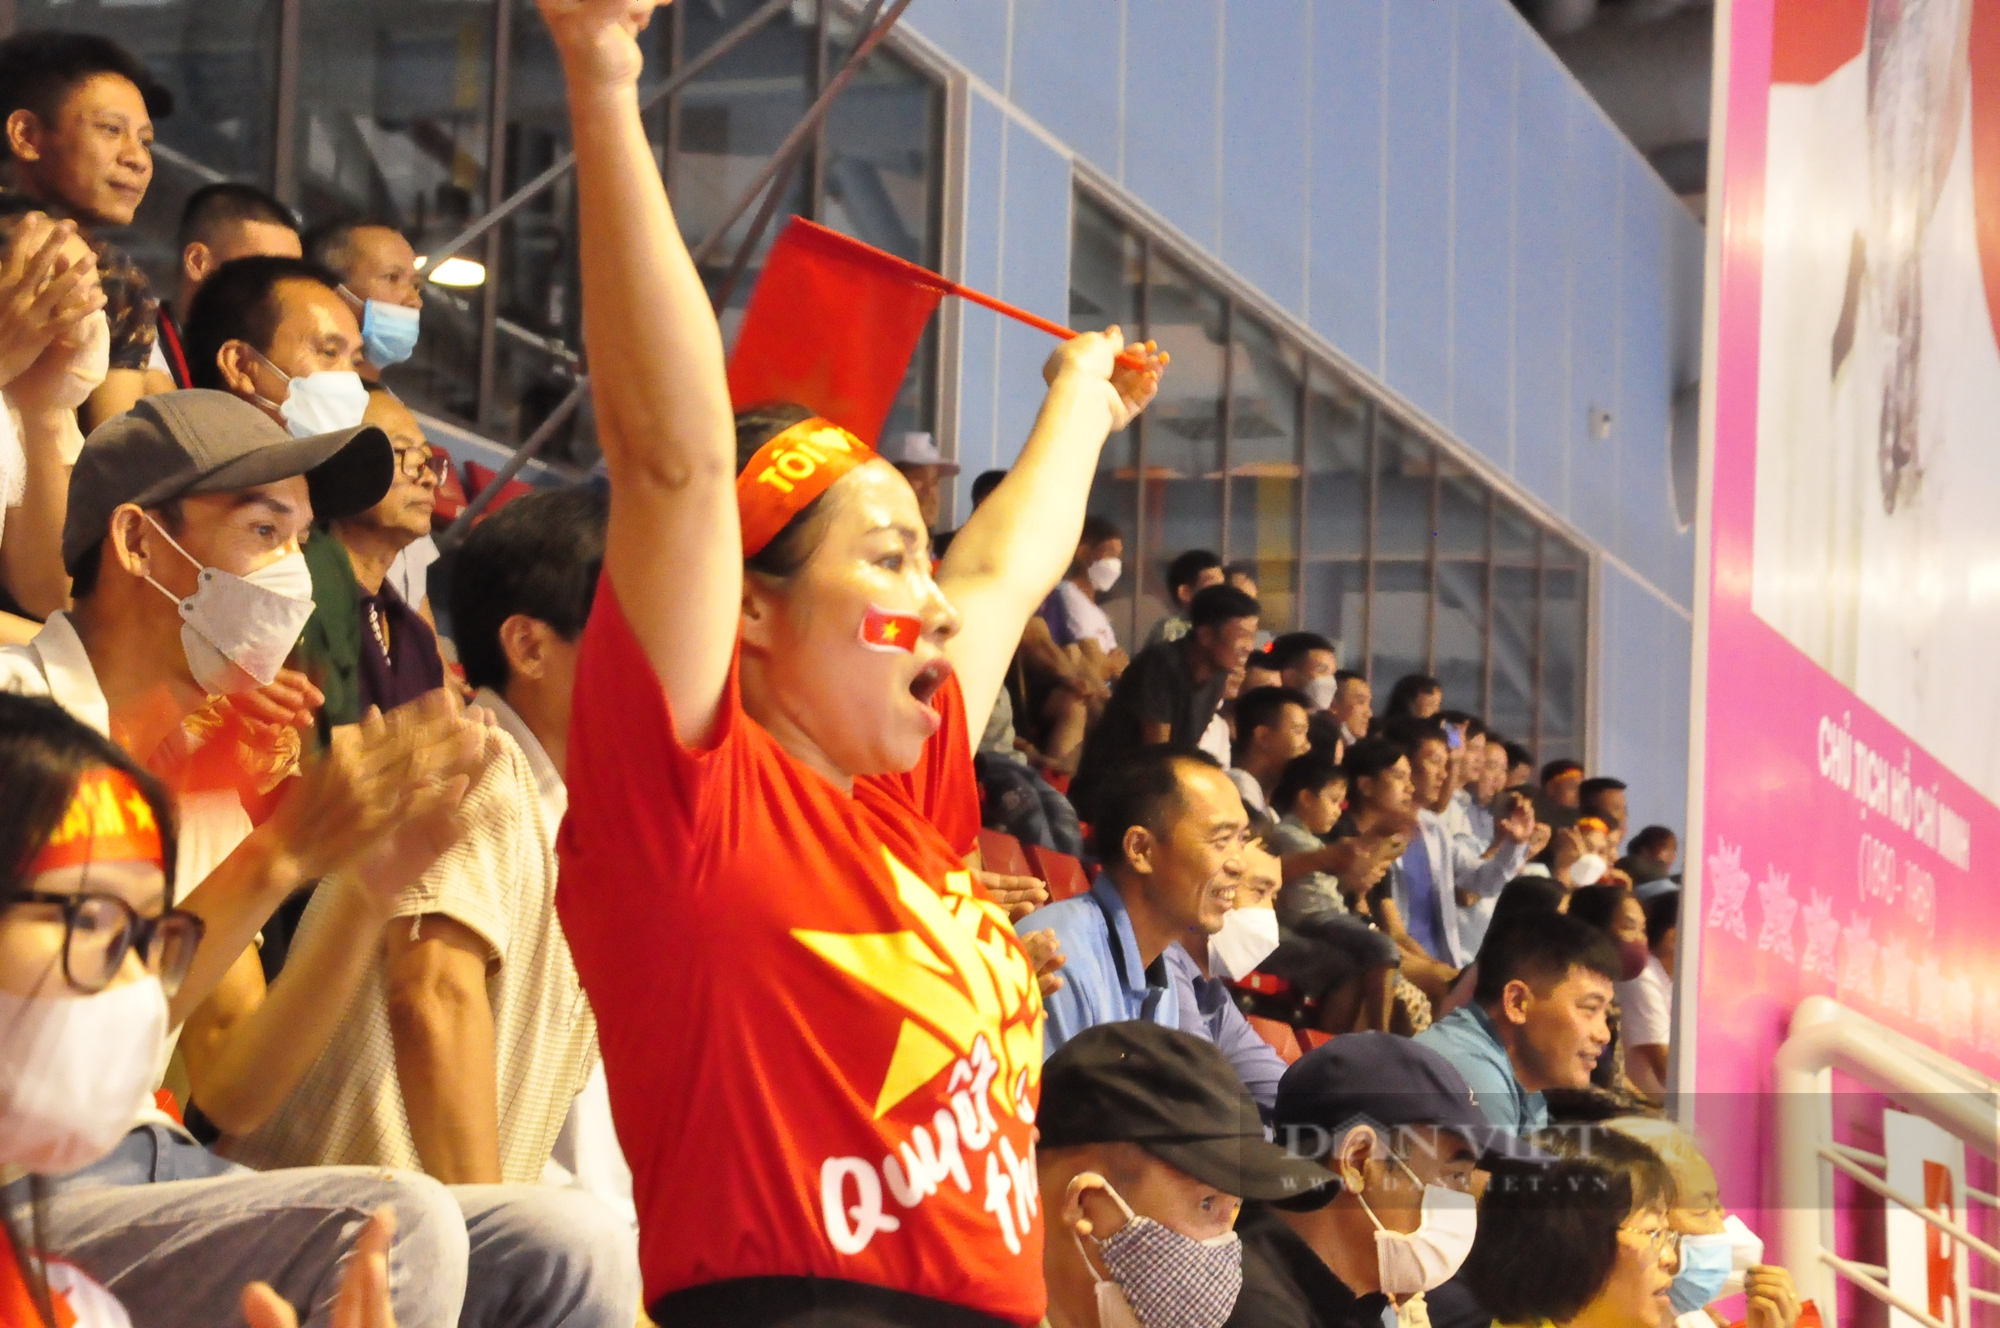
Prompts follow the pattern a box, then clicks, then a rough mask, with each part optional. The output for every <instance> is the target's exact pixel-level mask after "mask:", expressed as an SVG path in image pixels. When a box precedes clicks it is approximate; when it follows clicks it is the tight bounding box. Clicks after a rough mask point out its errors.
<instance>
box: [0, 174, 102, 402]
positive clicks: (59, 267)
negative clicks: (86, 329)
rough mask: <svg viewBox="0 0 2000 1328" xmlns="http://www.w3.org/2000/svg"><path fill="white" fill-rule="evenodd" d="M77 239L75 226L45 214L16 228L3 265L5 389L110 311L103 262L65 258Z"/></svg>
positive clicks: (0, 354)
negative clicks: (60, 340) (63, 339)
mask: <svg viewBox="0 0 2000 1328" xmlns="http://www.w3.org/2000/svg"><path fill="white" fill-rule="evenodd" d="M75 238H76V223H75V222H71V221H61V222H56V221H50V220H49V219H48V218H47V217H46V216H44V215H42V214H41V213H39V212H30V213H28V214H27V215H26V216H24V217H22V218H21V221H20V224H19V225H18V226H16V227H15V230H14V242H13V247H12V249H11V250H10V251H9V252H8V255H7V259H6V261H5V262H4V263H0V386H6V385H9V384H11V383H13V382H14V381H15V380H16V379H18V378H20V377H21V376H22V375H23V374H25V373H27V372H28V370H29V369H31V368H33V367H34V364H35V362H36V361H37V360H39V359H41V358H42V352H43V351H46V350H47V349H48V348H49V343H50V342H52V341H54V340H55V339H56V338H57V337H60V336H64V335H66V334H68V333H69V332H71V331H73V330H74V329H75V327H76V325H77V324H78V323H80V322H82V321H83V320H84V319H85V318H87V317H89V316H90V315H91V314H94V313H96V312H97V311H98V310H99V309H102V308H103V307H104V292H103V291H102V290H101V289H99V287H98V285H97V282H96V281H95V280H93V278H94V277H95V275H96V272H97V259H96V258H95V257H94V256H92V255H85V256H84V257H82V258H79V259H77V260H76V261H75V262H71V261H70V260H69V259H68V258H66V257H64V256H63V250H64V249H65V248H67V247H68V245H69V242H70V241H71V240H73V239H75Z"/></svg>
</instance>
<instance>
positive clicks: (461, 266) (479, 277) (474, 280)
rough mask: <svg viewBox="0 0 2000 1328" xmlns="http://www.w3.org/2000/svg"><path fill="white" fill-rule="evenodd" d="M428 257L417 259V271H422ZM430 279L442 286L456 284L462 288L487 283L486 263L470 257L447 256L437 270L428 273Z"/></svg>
mask: <svg viewBox="0 0 2000 1328" xmlns="http://www.w3.org/2000/svg"><path fill="white" fill-rule="evenodd" d="M429 262H430V259H428V258H419V259H418V260H417V271H419V272H422V271H423V270H424V266H425V264H427V263H429ZM427 275H428V277H429V279H430V280H431V281H433V282H435V283H436V284H437V285H440V286H455V287H458V288H460V289H463V288H465V287H469V286H484V285H485V284H486V264H484V263H475V262H473V261H472V260H471V259H470V258H456V257H453V258H447V259H445V260H444V262H442V263H439V264H438V266H437V271H435V272H432V273H429V274H427Z"/></svg>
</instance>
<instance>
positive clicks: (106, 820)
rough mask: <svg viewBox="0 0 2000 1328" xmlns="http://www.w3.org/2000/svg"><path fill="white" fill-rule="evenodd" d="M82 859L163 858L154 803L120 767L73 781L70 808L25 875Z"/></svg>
mask: <svg viewBox="0 0 2000 1328" xmlns="http://www.w3.org/2000/svg"><path fill="white" fill-rule="evenodd" d="M87 862H163V854H162V850H161V848H160V827H159V825H158V823H157V822H156V821H154V819H153V806H152V804H151V803H149V802H147V801H146V795H145V794H144V793H141V792H140V791H139V786H138V785H137V784H135V783H133V782H132V777H131V776H130V775H128V774H126V773H125V772H124V771H123V770H113V769H110V768H106V769H103V770H92V771H89V772H88V773H86V774H85V775H84V776H83V778H81V779H79V780H78V781H77V783H76V796H75V797H73V798H71V799H70V803H69V810H68V811H66V812H64V813H63V818H62V820H61V821H60V822H59V823H58V824H57V825H56V828H55V832H54V833H53V834H51V835H50V836H49V840H48V842H47V843H46V844H44V845H42V849H41V852H39V853H37V854H36V855H35V857H34V860H33V861H32V862H30V863H29V864H28V874H29V875H30V876H36V875H39V874H41V873H42V872H45V871H55V870H57V869H58V868H61V867H77V866H81V865H83V864H84V863H87Z"/></svg>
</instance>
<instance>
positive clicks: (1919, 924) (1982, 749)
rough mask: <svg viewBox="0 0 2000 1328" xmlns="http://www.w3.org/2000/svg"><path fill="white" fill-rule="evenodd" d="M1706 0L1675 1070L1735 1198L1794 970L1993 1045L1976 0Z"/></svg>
mask: <svg viewBox="0 0 2000 1328" xmlns="http://www.w3.org/2000/svg"><path fill="white" fill-rule="evenodd" d="M1718 22H1719V23H1721V24H1724V25H1726V26H1725V27H1724V29H1723V31H1721V32H1719V33H1718V52H1719V54H1721V55H1723V56H1725V57H1726V62H1725V61H1719V62H1718V65H1717V70H1718V77H1722V76H1723V71H1724V70H1725V69H1726V79H1727V81H1726V85H1725V86H1724V87H1723V88H1722V89H1721V90H1720V92H1719V97H1720V100H1721V102H1726V106H1724V105H1722V104H1720V103H1719V107H1718V109H1719V112H1720V114H1719V116H1718V123H1717V132H1718V133H1719V134H1720V135H1722V154H1723V159H1722V163H1721V172H1722V173H1721V178H1720V181H1719V188H1716V187H1713V186H1712V188H1711V192H1710V195H1709V199H1710V212H1709V216H1710V225H1711V227H1714V228H1717V229H1718V230H1719V234H1712V235H1711V244H1710V251H1709V252H1710V260H1711V271H1710V301H1711V303H1710V309H1709V319H1710V322H1709V333H1710V346H1709V355H1708V360H1707V363H1708V369H1709V374H1710V375H1711V378H1710V381H1711V383H1712V385H1713V392H1712V403H1711V409H1712V417H1711V421H1710V434H1709V437H1710V439H1711V447H1710V451H1709V453H1708V457H1707V470H1706V475H1707V486H1708V487H1707V489H1706V492H1705V499H1706V502H1705V509H1704V511H1705V521H1706V525H1707V532H1708V544H1707V550H1708V573H1709V574H1708V578H1707V583H1706V586H1705V587H1704V589H1705V602H1704V613H1705V616H1704V617H1703V618H1700V619H1698V622H1700V623H1702V624H1704V626H1705V633H1699V634H1698V635H1703V634H1705V649H1704V658H1702V659H1700V660H1697V666H1698V672H1700V671H1701V670H1703V669H1705V681H1704V682H1703V683H1702V684H1701V691H1699V692H1698V697H1700V698H1701V699H1702V700H1703V701H1704V703H1705V712H1702V713H1703V714H1704V717H1703V719H1702V720H1701V721H1700V722H1701V723H1702V724H1703V731H1702V736H1701V747H1700V752H1699V757H1700V759H1699V762H1698V764H1697V768H1698V769H1699V770H1700V772H1701V776H1700V781H1701V782H1700V784H1699V792H1698V795H1697V797H1698V804H1699V805H1698V810H1697V812H1696V816H1695V822H1696V824H1697V826H1698V835H1699V839H1698V842H1697V843H1696V844H1694V845H1692V846H1691V849H1690V857H1691V859H1693V861H1691V862H1690V863H1689V867H1690V870H1691V873H1692V876H1693V883H1692V888H1691V889H1690V891H1689V896H1688V912H1687V914H1686V915H1685V916H1684V917H1683V919H1682V928H1681V934H1682V935H1683V936H1684V937H1688V938H1689V939H1690V940H1693V941H1695V944H1694V945H1692V946H1690V947H1689V949H1690V951H1691V952H1692V953H1690V954H1689V956H1688V958H1689V959H1691V960H1693V961H1694V966H1695V968H1696V973H1695V975H1694V978H1693V981H1692V983H1687V981H1686V978H1687V974H1686V966H1685V965H1684V967H1683V981H1684V985H1686V986H1691V987H1692V990H1691V991H1684V992H1683V1004H1682V1007H1681V1018H1682V1028H1683V1030H1684V1035H1685V1033H1687V1032H1691V1033H1692V1034H1693V1038H1692V1041H1693V1045H1694V1051H1695V1054H1694V1057H1693V1058H1692V1077H1691V1079H1690V1077H1689V1066H1688V1065H1686V1064H1683V1065H1682V1067H1681V1072H1680V1086H1681V1087H1682V1089H1683V1090H1686V1089H1689V1088H1692V1089H1693V1090H1694V1093H1695V1097H1694V1098H1693V1099H1692V1101H1693V1103H1694V1115H1695V1125H1696V1127H1697V1129H1698V1131H1699V1133H1700V1135H1701V1137H1702V1139H1703V1141H1704V1145H1705V1146H1706V1147H1707V1148H1708V1149H1709V1150H1710V1156H1711V1157H1712V1159H1713V1160H1714V1161H1715V1163H1716V1168H1717V1171H1718V1173H1719V1174H1720V1177H1721V1180H1722V1186H1723V1198H1724V1202H1725V1203H1726V1204H1728V1205H1730V1206H1731V1207H1734V1208H1740V1209H1746V1210H1752V1211H1755V1210H1760V1209H1765V1208H1767V1207H1769V1206H1770V1204H1769V1202H1767V1201H1768V1200H1769V1199H1770V1195H1771V1191H1770V1188H1769V1186H1770V1183H1771V1181H1770V1177H1769V1175H1768V1171H1767V1167H1766V1165H1765V1161H1766V1159H1768V1158H1769V1156H1770V1145H1771V1140H1770V1129H1771V1113H1770V1111H1769V1107H1768V1103H1766V1102H1765V1101H1764V1094H1766V1093H1768V1092H1769V1090H1770V1088H1771V1073H1772V1071H1771V1064H1772V1056H1773V1053H1774V1052H1775V1051H1776V1050H1777V1048H1778V1046H1779V1044H1780V1043H1781V1042H1782V1041H1783V1039H1784V1036H1785V1031H1786V1026H1787V1021H1788V1020H1789V1017H1790V1015H1791V1012H1792V1010H1793V1009H1794V1008H1795V1007H1796V1006H1797V1004H1798V1002H1799V1001H1800V1000H1801V999H1803V998H1804V997H1806V996H1809V995H1814V994H1823V995H1828V996H1833V997H1835V998H1837V999H1838V1000H1840V1001H1841V1002H1843V1003H1845V1004H1847V1005H1849V1006H1851V1007H1853V1008H1854V1009H1856V1010H1859V1011H1861V1012H1863V1013H1865V1014H1867V1015H1869V1016H1870V1017H1872V1018H1874V1019H1877V1020H1879V1021H1881V1022H1882V1023H1884V1024H1886V1025H1889V1026H1890V1027H1892V1028H1895V1029H1897V1030H1899V1031H1901V1032H1904V1033H1906V1034H1908V1035H1910V1036H1911V1037H1914V1038H1916V1039H1918V1040H1919V1041H1921V1042H1923V1043H1925V1044H1927V1045H1929V1046H1932V1047H1936V1048H1938V1049H1941V1050H1942V1051H1944V1052H1946V1053H1947V1054H1949V1055H1950V1056H1952V1057H1954V1058H1956V1059H1959V1060H1961V1061H1964V1062H1965V1063H1967V1064H1969V1065H1971V1066H1973V1067H1975V1068H1978V1069H1980V1070H1982V1071H1984V1072H1985V1073H1988V1074H1992V1075H1995V1076H2000V980H1996V979H2000V881H1996V879H1995V878H1994V865H1995V862H1996V858H1995V851H1996V848H2000V808H1996V806H1995V802H1996V800H2000V341H1996V337H1995V332H1994V329H1995V318H1994V310H1995V309H1996V308H2000V298H1996V296H2000V0H1920V2H1917V3H1912V2H1911V0H1733V3H1731V4H1727V5H1724V6H1721V7H1719V10H1718ZM1691 932H1692V933H1694V935H1692V936H1690V933H1691ZM1690 1019H1692V1021H1693V1027H1692V1028H1691V1029H1690V1028H1689V1026H1688V1025H1689V1021H1690ZM1684 1045H1685V1044H1684Z"/></svg>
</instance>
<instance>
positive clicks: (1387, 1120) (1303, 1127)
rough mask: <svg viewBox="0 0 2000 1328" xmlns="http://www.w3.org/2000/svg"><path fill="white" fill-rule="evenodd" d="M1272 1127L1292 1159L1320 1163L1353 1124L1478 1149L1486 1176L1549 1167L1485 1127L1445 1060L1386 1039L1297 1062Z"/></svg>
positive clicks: (1544, 1157) (1371, 1036) (1530, 1148)
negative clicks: (1412, 1130)
mask: <svg viewBox="0 0 2000 1328" xmlns="http://www.w3.org/2000/svg"><path fill="white" fill-rule="evenodd" d="M1271 1124H1272V1126H1273V1128H1274V1130H1275V1132H1276V1134H1277V1139H1278V1142H1279V1143H1281V1144H1283V1145H1284V1146H1285V1148H1286V1149H1287V1150H1288V1151H1289V1152H1291V1153H1292V1154H1294V1155H1295V1156H1307V1157H1325V1156H1326V1155H1327V1154H1328V1153H1329V1152H1331V1151H1332V1149H1333V1146H1334V1143H1335V1141H1337V1140H1338V1139H1339V1138H1340V1136H1341V1135H1342V1134H1344V1133H1346V1131H1347V1130H1348V1129H1349V1128H1350V1127H1352V1126H1355V1125H1372V1126H1375V1127H1376V1128H1377V1129H1380V1130H1389V1131H1393V1130H1394V1129H1395V1128H1396V1127H1398V1126H1407V1125H1429V1126H1435V1127H1437V1128H1438V1129H1443V1130H1450V1131H1451V1132H1452V1133H1453V1134H1456V1135H1458V1136H1460V1137H1461V1138H1463V1139H1464V1140H1465V1141H1466V1142H1467V1143H1469V1144H1471V1145H1472V1146H1473V1147H1474V1148H1476V1149H1478V1150H1479V1165H1480V1166H1482V1167H1484V1168H1486V1169H1487V1170H1488V1171H1492V1170H1496V1169H1498V1168H1501V1167H1508V1166H1513V1167H1521V1166H1531V1167H1532V1166H1548V1165H1550V1164H1552V1163H1554V1161H1555V1158H1554V1157H1552V1156H1550V1155H1549V1154H1547V1153H1545V1152H1543V1151H1542V1150H1541V1149H1539V1148H1537V1147H1535V1146H1534V1145H1533V1144H1531V1143H1529V1142H1528V1141H1527V1140H1525V1139H1523V1138H1521V1137H1520V1136H1519V1135H1517V1134H1515V1133H1514V1132H1513V1131H1512V1130H1509V1129H1507V1128H1505V1127H1504V1126H1498V1125H1495V1124H1493V1122H1491V1121H1489V1120H1488V1119H1487V1118H1486V1114H1485V1113H1484V1112H1482V1111H1481V1110H1480V1109H1479V1100H1478V1099H1477V1098H1476V1097H1475V1096H1474V1095H1473V1092H1472V1090H1471V1089H1470V1088H1468V1087H1466V1083H1465V1080H1464V1079H1463V1078H1461V1077H1460V1076H1459V1073H1458V1071H1457V1070H1455V1069H1453V1068H1452V1066H1451V1062H1450V1061H1447V1060H1446V1059H1445V1058H1444V1057H1442V1056H1440V1055H1438V1054H1437V1053H1436V1052H1435V1051H1432V1050H1431V1049H1430V1048H1429V1047H1424V1046H1419V1045H1418V1044H1417V1043H1415V1042H1413V1041H1411V1040H1410V1039H1409V1038H1406V1037H1398V1036H1396V1035H1395V1034H1393V1033H1345V1034H1342V1035H1341V1036H1340V1037H1337V1038H1333V1039H1331V1040H1329V1041H1327V1042H1326V1043H1325V1044H1323V1045H1322V1046H1320V1047H1319V1048H1318V1049H1316V1050H1314V1051H1310V1052H1307V1053H1306V1054H1305V1055H1304V1056H1302V1057H1300V1058H1299V1059H1298V1061H1296V1062H1295V1063H1294V1064H1293V1065H1292V1067H1291V1068H1290V1069H1288V1070H1286V1071H1285V1076H1284V1078H1282V1079H1280V1080H1279V1081H1278V1101H1277V1106H1276V1108H1275V1109H1274V1110H1273V1111H1272V1113H1271Z"/></svg>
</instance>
